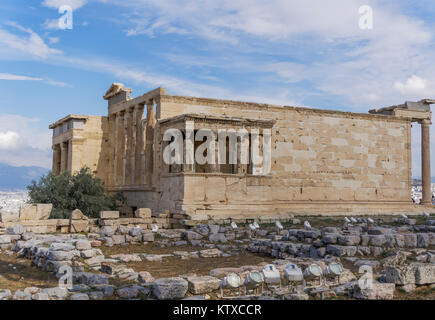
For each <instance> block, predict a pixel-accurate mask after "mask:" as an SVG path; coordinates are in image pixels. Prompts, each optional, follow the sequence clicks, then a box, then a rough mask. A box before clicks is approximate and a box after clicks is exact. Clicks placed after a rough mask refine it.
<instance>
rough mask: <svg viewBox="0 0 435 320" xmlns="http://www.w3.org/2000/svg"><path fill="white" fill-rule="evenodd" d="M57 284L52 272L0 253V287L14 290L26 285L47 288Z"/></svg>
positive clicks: (23, 287) (21, 288)
mask: <svg viewBox="0 0 435 320" xmlns="http://www.w3.org/2000/svg"><path fill="white" fill-rule="evenodd" d="M57 284H58V281H57V279H56V277H55V276H54V274H51V273H48V272H45V271H43V270H41V269H38V268H36V267H32V266H30V261H28V260H25V259H17V258H16V257H15V256H7V255H5V254H0V289H9V290H11V291H12V292H15V291H16V290H23V289H25V288H27V287H38V288H49V287H55V286H57Z"/></svg>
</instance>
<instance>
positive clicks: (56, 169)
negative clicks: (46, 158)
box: [52, 144, 61, 174]
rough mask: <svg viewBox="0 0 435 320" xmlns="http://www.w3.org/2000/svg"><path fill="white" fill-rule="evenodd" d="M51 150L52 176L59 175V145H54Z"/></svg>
mask: <svg viewBox="0 0 435 320" xmlns="http://www.w3.org/2000/svg"><path fill="white" fill-rule="evenodd" d="M52 149H53V165H52V171H53V173H54V174H59V173H60V161H61V151H60V145H58V144H56V145H54V146H53V147H52Z"/></svg>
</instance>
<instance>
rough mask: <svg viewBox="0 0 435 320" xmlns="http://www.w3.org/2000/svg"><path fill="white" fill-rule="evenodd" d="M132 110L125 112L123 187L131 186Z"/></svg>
mask: <svg viewBox="0 0 435 320" xmlns="http://www.w3.org/2000/svg"><path fill="white" fill-rule="evenodd" d="M133 112H134V110H133V108H129V109H128V110H127V111H126V118H125V119H126V124H125V126H126V137H125V139H126V151H125V180H124V181H125V182H124V184H125V185H132V177H133V176H134V175H133V161H134V158H133V157H134V149H133V148H134V139H133V135H134V128H133V117H134V115H133Z"/></svg>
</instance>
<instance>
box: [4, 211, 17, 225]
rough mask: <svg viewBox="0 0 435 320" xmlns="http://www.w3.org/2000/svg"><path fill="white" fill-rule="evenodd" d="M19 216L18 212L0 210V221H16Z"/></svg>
mask: <svg viewBox="0 0 435 320" xmlns="http://www.w3.org/2000/svg"><path fill="white" fill-rule="evenodd" d="M19 218H20V214H19V213H18V212H8V211H3V212H0V221H1V222H17V221H18V220H19Z"/></svg>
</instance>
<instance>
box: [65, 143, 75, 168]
mask: <svg viewBox="0 0 435 320" xmlns="http://www.w3.org/2000/svg"><path fill="white" fill-rule="evenodd" d="M67 143H68V158H67V161H66V170H67V171H69V172H71V173H72V172H73V170H72V169H73V168H72V155H73V154H72V139H70V140H68V142H67Z"/></svg>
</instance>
